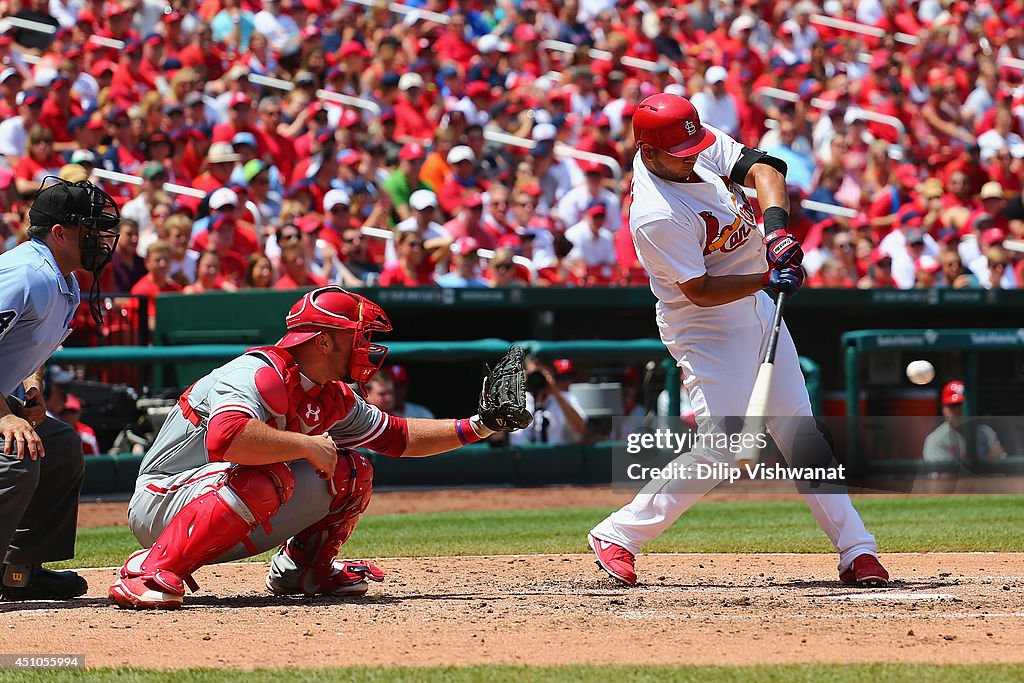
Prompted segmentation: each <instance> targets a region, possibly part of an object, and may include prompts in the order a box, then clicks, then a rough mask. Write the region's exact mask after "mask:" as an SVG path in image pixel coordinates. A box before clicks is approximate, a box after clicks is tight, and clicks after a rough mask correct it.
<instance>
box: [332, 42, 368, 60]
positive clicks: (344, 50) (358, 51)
mask: <svg viewBox="0 0 1024 683" xmlns="http://www.w3.org/2000/svg"><path fill="white" fill-rule="evenodd" d="M338 56H339V57H343V58H344V57H355V56H359V57H366V58H367V59H369V58H370V57H372V56H373V55H372V54H370V51H369V50H367V49H366V47H365V46H363V44H362V43H360V42H357V41H355V40H350V41H348V42H346V43H345V44H344V45H342V46H341V47H340V48H338Z"/></svg>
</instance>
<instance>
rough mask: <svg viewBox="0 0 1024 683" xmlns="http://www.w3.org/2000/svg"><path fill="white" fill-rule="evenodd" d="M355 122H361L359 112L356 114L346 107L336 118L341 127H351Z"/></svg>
mask: <svg viewBox="0 0 1024 683" xmlns="http://www.w3.org/2000/svg"><path fill="white" fill-rule="evenodd" d="M357 123H362V119H361V118H360V117H359V114H357V113H356V112H355V111H354V110H352V109H346V110H345V111H343V112H341V117H340V118H339V119H338V125H339V126H341V127H342V128H351V127H352V126H354V125H356V124H357Z"/></svg>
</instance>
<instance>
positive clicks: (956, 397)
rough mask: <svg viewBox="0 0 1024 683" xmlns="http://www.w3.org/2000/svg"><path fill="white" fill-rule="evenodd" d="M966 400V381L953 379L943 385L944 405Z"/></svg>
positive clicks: (956, 403)
mask: <svg viewBox="0 0 1024 683" xmlns="http://www.w3.org/2000/svg"><path fill="white" fill-rule="evenodd" d="M963 402H964V383H963V382H961V381H959V380H953V381H952V382H950V383H949V384H947V385H946V386H944V387H942V405H944V406H948V405H960V404H961V403H963Z"/></svg>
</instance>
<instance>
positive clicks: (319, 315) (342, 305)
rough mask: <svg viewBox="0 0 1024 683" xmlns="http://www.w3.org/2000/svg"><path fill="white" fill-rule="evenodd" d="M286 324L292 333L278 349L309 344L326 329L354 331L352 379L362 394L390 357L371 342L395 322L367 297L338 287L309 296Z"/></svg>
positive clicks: (293, 309) (289, 316)
mask: <svg viewBox="0 0 1024 683" xmlns="http://www.w3.org/2000/svg"><path fill="white" fill-rule="evenodd" d="M284 320H285V325H286V326H287V328H288V332H286V333H285V335H284V336H283V337H281V341H279V342H277V346H280V347H282V348H288V347H290V346H298V345H299V344H302V343H304V342H307V341H309V340H310V339H312V338H313V337H315V336H316V335H318V334H320V333H321V332H323V330H324V328H328V329H333V330H352V355H351V357H350V358H349V363H348V374H349V377H348V379H349V381H353V382H356V383H358V384H359V388H360V389H361V390H364V389H365V385H366V383H367V382H368V381H369V380H370V378H371V377H373V375H374V374H375V373H376V372H377V370H379V369H380V366H381V365H382V364H383V363H384V358H385V357H386V356H387V354H388V350H387V348H385V347H383V346H381V345H380V344H374V343H372V342H371V340H370V335H372V334H373V333H374V332H390V331H391V321H390V320H388V316H387V314H386V313H384V311H383V309H381V307H380V306H378V305H377V304H375V303H373V302H372V301H370V300H369V299H367V298H366V297H364V296H359V295H358V294H353V293H352V292H349V291H347V290H345V289H342V288H341V287H338V286H337V285H330V286H328V287H320V288H319V289H314V290H313V291H312V292H309V293H308V294H306V295H305V296H303V297H302V298H301V299H299V301H298V302H296V303H295V305H294V306H292V308H291V310H290V311H288V315H287V316H285V319H284ZM364 393H365V391H364Z"/></svg>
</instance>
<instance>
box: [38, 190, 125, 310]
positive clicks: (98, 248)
mask: <svg viewBox="0 0 1024 683" xmlns="http://www.w3.org/2000/svg"><path fill="white" fill-rule="evenodd" d="M51 181H52V182H51ZM28 215H29V222H30V223H31V225H32V227H33V228H37V227H38V228H41V229H48V228H52V227H53V226H54V225H57V224H58V223H59V224H61V225H64V226H67V227H75V228H78V229H79V231H78V246H79V249H80V251H81V254H82V267H83V268H85V269H86V270H88V271H89V272H91V273H92V275H93V278H92V288H91V289H90V291H89V310H90V312H91V313H92V317H93V320H95V321H96V324H97V325H102V324H103V309H102V308H101V307H100V273H101V272H102V271H103V268H104V267H106V265H107V264H108V263H110V260H111V259H112V258H114V249H115V248H116V247H117V241H118V240H119V239H120V237H121V236H120V233H119V232H118V228H119V226H120V225H121V212H120V211H119V210H118V208H117V204H116V203H115V202H114V200H113V198H112V197H111V196H110V195H109V194H107V193H106V192H104V191H103V190H102V189H100V188H99V187H97V186H96V185H94V184H92V183H91V182H89V181H88V180H80V181H78V182H74V183H72V182H69V181H67V180H64V179H63V178H58V177H57V176H47V177H45V178H43V182H42V184H41V185H40V187H39V190H38V191H37V192H36V194H35V197H34V199H33V201H32V207H31V208H30V209H29V214H28Z"/></svg>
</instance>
